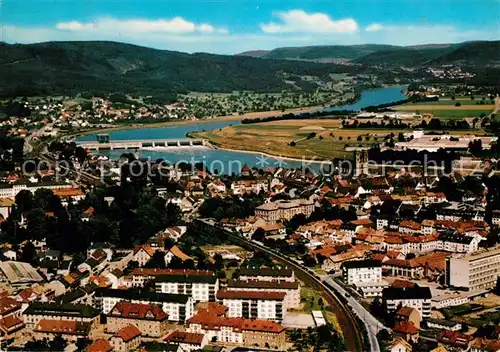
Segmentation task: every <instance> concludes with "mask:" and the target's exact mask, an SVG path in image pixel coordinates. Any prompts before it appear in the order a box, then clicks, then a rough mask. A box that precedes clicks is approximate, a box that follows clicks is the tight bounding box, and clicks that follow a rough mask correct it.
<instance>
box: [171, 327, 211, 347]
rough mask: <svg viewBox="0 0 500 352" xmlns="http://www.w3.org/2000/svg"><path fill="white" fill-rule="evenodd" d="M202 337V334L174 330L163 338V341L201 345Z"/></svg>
mask: <svg viewBox="0 0 500 352" xmlns="http://www.w3.org/2000/svg"><path fill="white" fill-rule="evenodd" d="M204 337H205V335H204V334H196V333H192V332H186V331H179V330H175V331H174V332H172V333H171V334H170V335H168V336H167V337H166V338H165V341H167V342H176V343H187V344H191V345H201V344H202V342H203V338H204Z"/></svg>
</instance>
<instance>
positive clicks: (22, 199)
mask: <svg viewBox="0 0 500 352" xmlns="http://www.w3.org/2000/svg"><path fill="white" fill-rule="evenodd" d="M16 204H17V206H18V207H19V211H20V212H21V213H24V212H27V211H30V210H31V209H32V208H33V194H32V193H31V192H30V191H27V190H22V191H21V192H19V193H18V194H17V195H16Z"/></svg>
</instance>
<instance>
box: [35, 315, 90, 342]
mask: <svg viewBox="0 0 500 352" xmlns="http://www.w3.org/2000/svg"><path fill="white" fill-rule="evenodd" d="M91 328H92V324H91V323H89V322H80V321H76V320H55V319H41V320H39V321H38V322H37V323H36V324H35V327H34V329H33V335H34V337H35V338H36V339H44V338H46V339H49V340H52V339H54V338H55V337H56V336H60V337H62V338H63V339H65V340H67V341H70V342H76V341H77V340H78V339H79V338H88V336H89V334H90V331H91Z"/></svg>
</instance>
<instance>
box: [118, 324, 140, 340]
mask: <svg viewBox="0 0 500 352" xmlns="http://www.w3.org/2000/svg"><path fill="white" fill-rule="evenodd" d="M141 334H142V332H141V330H139V329H138V328H137V327H136V326H135V325H127V326H125V327H124V328H121V329H120V330H118V332H117V333H116V334H115V336H116V337H119V338H121V339H122V340H123V341H124V342H129V341H130V340H132V339H135V338H136V337H138V336H141Z"/></svg>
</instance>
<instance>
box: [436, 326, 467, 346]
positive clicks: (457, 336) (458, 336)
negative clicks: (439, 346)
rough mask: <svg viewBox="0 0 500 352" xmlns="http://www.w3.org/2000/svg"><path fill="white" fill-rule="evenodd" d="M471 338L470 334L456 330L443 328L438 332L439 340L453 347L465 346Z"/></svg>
mask: <svg viewBox="0 0 500 352" xmlns="http://www.w3.org/2000/svg"><path fill="white" fill-rule="evenodd" d="M471 340H472V336H470V335H465V334H462V333H460V332H458V331H451V330H445V331H442V332H441V333H440V334H439V341H441V342H444V343H448V344H450V345H452V346H455V347H467V346H468V345H469V342H470V341H471Z"/></svg>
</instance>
